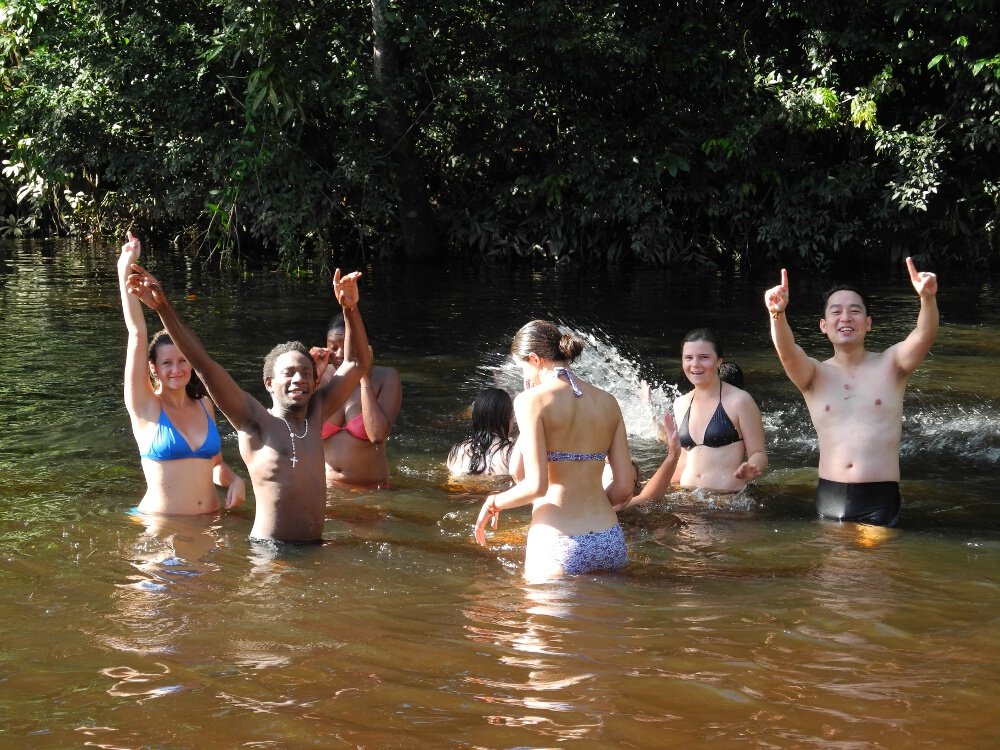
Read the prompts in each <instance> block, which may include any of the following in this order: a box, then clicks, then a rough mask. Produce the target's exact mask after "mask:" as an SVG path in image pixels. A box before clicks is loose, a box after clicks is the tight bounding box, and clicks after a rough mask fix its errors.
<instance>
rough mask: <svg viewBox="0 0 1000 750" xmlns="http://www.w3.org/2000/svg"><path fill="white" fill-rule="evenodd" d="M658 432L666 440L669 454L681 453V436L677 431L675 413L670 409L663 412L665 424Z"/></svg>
mask: <svg viewBox="0 0 1000 750" xmlns="http://www.w3.org/2000/svg"><path fill="white" fill-rule="evenodd" d="M658 432H659V435H660V436H662V437H663V438H664V439H665V440H666V443H667V452H668V455H669V454H675V455H676V454H678V453H680V450H681V438H680V434H679V433H678V431H677V422H676V421H675V420H674V415H673V414H671V413H670V410H669V409H668V410H667V411H665V412H664V413H663V425H662V426H661V427H660V429H659V430H658Z"/></svg>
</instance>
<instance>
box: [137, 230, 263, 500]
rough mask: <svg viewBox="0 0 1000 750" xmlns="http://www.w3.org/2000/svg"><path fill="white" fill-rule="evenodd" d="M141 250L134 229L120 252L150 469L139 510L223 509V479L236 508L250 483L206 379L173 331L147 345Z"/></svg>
mask: <svg viewBox="0 0 1000 750" xmlns="http://www.w3.org/2000/svg"><path fill="white" fill-rule="evenodd" d="M139 251H140V245H139V240H137V239H136V238H135V237H133V236H132V233H131V232H129V233H128V242H127V243H126V244H125V245H123V246H122V253H121V256H120V257H119V258H118V282H119V287H120V291H121V301H122V312H123V313H124V315H125V326H126V328H127V329H128V344H127V348H126V353H125V407H126V408H127V409H128V414H129V418H130V420H131V422H132V434H133V435H135V441H136V443H138V444H139V451H140V453H139V455H140V456H141V457H142V470H143V473H144V474H145V475H146V494H145V496H143V498H142V501H141V502H140V503H139V511H140V512H141V513H164V514H172V515H186V516H192V515H198V514H201V513H214V512H215V511H217V510H218V509H219V496H218V493H217V491H216V489H215V486H216V485H219V486H220V487H224V488H226V508H235V507H237V506H238V505H240V504H242V503H243V501H244V500H245V499H246V489H245V486H244V483H243V480H242V479H241V478H240V477H239V476H238V475H236V474H235V473H234V472H233V471H232V469H230V468H229V467H228V466H227V465H226V464H225V463H224V462H223V461H222V453H221V450H222V441H221V439H220V437H219V430H218V429H217V428H216V426H215V414H214V411H215V410H214V407H213V404H212V402H211V400H210V399H208V398H206V395H207V394H206V391H205V387H204V385H202V383H201V381H200V380H199V379H198V376H197V375H196V374H195V373H194V371H193V369H192V368H191V365H190V364H189V363H188V361H187V360H186V359H185V358H184V357H183V356H182V355H181V353H180V350H179V349H177V347H176V346H174V344H173V342H172V341H171V340H170V337H169V336H167V334H166V332H165V331H160V332H159V333H157V334H156V335H155V336H154V337H153V340H152V342H150V343H149V347H148V350H147V351H144V350H146V349H147V346H146V344H147V342H146V320H145V318H144V317H143V314H142V305H141V304H140V302H139V300H138V299H137V298H136V297H135V296H133V295H131V294H129V293H128V292H127V291H126V281H127V279H128V276H129V274H130V273H131V272H132V264H133V263H135V262H137V261H138V259H139ZM153 380H155V381H156V384H155V387H154V383H153Z"/></svg>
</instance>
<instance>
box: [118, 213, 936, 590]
mask: <svg viewBox="0 0 1000 750" xmlns="http://www.w3.org/2000/svg"><path fill="white" fill-rule="evenodd" d="M139 253H140V244H139V241H138V240H137V239H136V238H135V237H133V236H132V234H131V233H130V234H129V237H128V242H127V243H126V244H125V245H124V246H123V247H122V254H121V256H120V259H119V264H118V270H119V281H120V287H121V297H122V307H123V311H124V315H125V321H126V326H127V328H128V332H129V339H128V349H127V354H126V374H125V402H126V406H127V408H128V411H129V415H130V418H131V422H132V429H133V433H134V435H135V439H136V442H137V443H138V445H139V449H140V455H141V457H142V466H143V470H144V473H145V476H146V482H147V492H146V495H145V496H144V497H143V500H142V502H141V503H140V505H139V510H140V511H141V512H144V513H170V514H197V513H211V512H215V511H217V510H218V508H219V501H218V492H217V490H216V487H215V486H216V485H218V486H220V487H224V488H226V501H225V505H226V507H227V508H233V507H236V506H238V505H239V504H241V503H242V502H244V499H245V495H246V492H245V488H244V485H243V482H242V480H241V479H240V478H239V476H238V475H237V474H236V473H235V472H234V471H232V469H231V468H230V467H228V466H227V465H226V464H225V463H224V462H223V461H222V457H221V450H220V449H221V442H220V439H219V433H218V430H217V428H216V426H215V415H214V408H215V407H217V408H219V409H220V410H221V411H222V412H223V414H225V416H226V418H227V419H228V420H229V422H230V424H232V426H233V427H234V428H235V429H236V430H237V432H238V435H239V447H240V455H241V457H242V458H243V460H244V462H245V464H246V466H247V470H248V472H249V475H250V481H251V484H252V485H253V491H254V497H255V504H256V508H255V518H254V523H253V527H252V529H251V532H250V538H251V539H260V540H276V541H282V542H293V543H306V542H318V541H320V540H321V538H322V533H323V525H324V520H325V506H326V486H327V481H334V482H343V483H347V484H354V485H363V486H368V487H383V486H386V485H387V482H388V476H389V470H388V462H387V459H386V455H385V449H384V448H385V441H386V439H387V437H388V435H389V432H390V431H391V429H392V427H393V424H394V422H395V420H396V417H397V415H398V413H399V410H400V406H401V401H402V396H401V387H400V379H399V374H398V373H397V372H396V371H395V370H394V369H393V368H389V367H382V366H375V365H373V363H372V360H373V353H372V350H371V348H370V346H369V344H368V339H367V335H366V333H365V329H364V324H363V323H362V320H361V315H360V312H359V310H358V301H359V296H360V295H359V291H358V284H357V282H358V278H359V276H360V274H359V273H357V272H355V273H350V274H347V275H344V276H342V275H341V274H340V271H339V270H338V271H336V272H335V274H334V278H333V295H334V298H335V299H336V300H337V302H338V303H339V304H340V307H341V311H342V314H341V315H340V316H338V317H336V318H335V319H334V320H333V321H332V322H331V324H330V326H329V327H328V332H327V340H326V346H325V347H313V348H312V349H307V348H306V347H305V346H304V345H302V344H301V343H299V342H288V343H285V344H281V345H279V346H277V347H275V348H274V349H273V350H272V351H271V352H270V353H269V354H268V355H267V357H266V358H265V361H264V369H263V380H264V386H265V389H266V390H267V391H268V392H269V394H270V396H271V406H270V407H269V408H268V407H266V406H264V405H263V404H261V403H260V402H259V401H258V400H257V399H255V398H254V397H253V396H251V395H250V394H249V393H247V392H246V391H244V390H243V389H242V388H240V386H239V385H238V384H237V383H236V382H235V381H234V380H233V378H232V377H231V376H230V375H229V374H228V373H227V372H226V370H225V369H224V368H222V367H221V366H220V365H219V364H218V363H216V362H215V361H214V360H213V359H212V358H211V357H210V356H209V355H208V353H207V352H206V350H205V348H204V346H203V345H202V343H201V341H200V340H199V339H198V337H197V336H196V335H195V334H194V332H192V331H191V330H190V328H188V327H187V325H185V324H184V323H183V322H182V321H181V319H180V318H179V316H178V315H177V313H176V311H175V310H174V308H173V306H172V305H171V303H170V301H169V300H168V298H167V296H166V294H165V292H164V290H163V288H162V286H161V284H160V283H159V282H158V281H157V279H155V278H154V277H153V276H152V275H150V274H149V272H148V271H146V270H145V269H144V268H143V267H142V266H140V265H139V264H138V263H137V260H138V258H139ZM906 264H907V269H908V271H909V276H910V280H911V282H912V284H913V288H914V290H915V291H916V293H917V295H918V297H919V299H920V312H919V315H918V318H917V324H916V326H915V327H914V329H913V331H912V332H911V333H910V334H909V336H907V338H906V339H905V340H903V341H901V342H899V343H897V344H895V345H894V346H892V347H890V348H888V349H887V350H885V351H884V352H869V351H867V350H866V349H865V336H866V334H867V333H868V331H869V330H870V329H871V325H872V319H871V316H870V315H869V312H868V308H867V305H866V303H865V300H864V297H863V296H862V295H861V293H860V292H859V291H858V290H856V289H854V288H852V287H847V286H841V287H837V288H835V289H833V290H831V291H830V292H828V293H827V295H826V296H825V298H824V302H823V317H822V318H821V320H820V322H819V326H820V330H821V331H822V332H823V333H824V334H826V336H827V337H828V339H829V340H830V342H831V344H832V345H833V356H832V357H830V358H828V359H826V360H824V361H819V360H816V359H814V358H812V357H810V356H808V355H807V354H806V353H805V352H804V351H803V350H802V348H801V347H800V346H798V344H796V343H795V339H794V336H793V334H792V331H791V328H790V326H789V324H788V320H787V315H786V310H787V307H788V303H789V284H788V274H787V271H785V270H782V272H781V283H780V284H779V285H778V286H775V287H773V288H772V289H769V290H768V291H767V292H765V294H764V304H765V307H766V309H767V311H768V313H769V315H770V326H771V338H772V341H773V342H774V346H775V349H776V350H777V353H778V357H779V359H780V361H781V364H782V366H783V368H784V370H785V373H786V374H787V375H788V378H789V379H790V380H791V381H792V383H793V384H794V385H795V386H796V387H797V388H798V389H799V390H800V391H801V393H802V395H803V398H804V399H805V403H806V406H807V407H808V410H809V414H810V416H811V418H812V421H813V425H814V426H815V428H816V433H817V438H818V442H819V452H820V458H819V484H818V487H817V492H816V509H817V511H818V513H819V515H820V516H822V517H824V518H829V519H833V520H838V521H853V522H858V523H866V524H876V525H883V526H895V525H896V524H897V523H898V518H899V509H900V494H899V478H900V477H899V444H900V439H901V433H902V406H903V394H904V391H905V389H906V385H907V382H908V380H909V377H910V375H911V373H912V372H913V371H914V369H915V368H916V367H917V365H919V364H920V362H922V361H923V359H924V358H925V357H926V355H927V354H928V352H929V351H930V348H931V345H932V344H933V342H934V340H935V338H936V335H937V328H938V311H937V279H936V277H935V275H934V274H933V273H928V272H921V271H917V269H916V268H915V266H914V263H913V261H912V259H910V258H907V259H906ZM140 303H141V304H145V305H146V306H148V307H150V308H151V309H153V310H154V311H155V312H156V313H157V314H158V315H159V317H160V320H161V322H162V324H163V328H164V330H163V331H161V332H160V333H158V334H156V336H154V338H153V341H152V343H150V344H149V346H148V352H147V363H146V364H144V363H143V362H142V355H141V349H142V346H143V345H144V344H145V339H146V327H145V323H144V319H143V313H142V309H141V304H140ZM583 346H584V345H583V342H581V341H580V340H579V339H576V338H574V337H573V336H572V335H570V334H564V333H562V332H561V331H560V330H559V328H558V327H557V326H555V325H554V324H552V323H550V322H547V321H540V320H535V321H531V322H529V323H528V324H526V325H524V326H523V327H522V328H521V329H520V330H519V331H518V332H517V333H516V334H515V336H514V340H513V343H512V346H511V356H512V358H513V361H514V363H515V364H516V365H517V366H518V368H519V369H520V371H521V374H522V376H523V379H524V391H523V392H522V393H520V394H519V395H517V396H516V398H514V399H513V400H512V399H511V398H510V396H509V395H508V394H507V393H506V391H503V390H502V389H498V388H491V389H487V390H485V391H484V392H483V393H481V394H480V396H479V397H478V398H477V399H476V402H475V403H474V405H473V411H472V431H471V432H470V434H469V435H468V436H467V437H466V439H464V440H463V441H461V442H460V443H458V444H457V445H455V446H454V447H453V448H452V449H451V451H450V452H449V454H448V457H447V466H448V468H449V470H450V471H451V472H452V473H454V474H485V475H506V476H509V477H510V478H511V480H512V483H511V484H510V486H509V488H508V489H506V490H504V491H502V492H497V493H491V494H489V495H488V496H487V497H486V499H485V500H484V502H483V504H482V507H481V508H480V511H479V515H478V518H477V520H476V523H475V526H474V537H475V539H476V541H477V542H479V543H480V544H483V545H485V544H486V543H487V542H486V532H487V529H488V528H490V527H492V528H493V529H495V528H496V527H497V523H498V520H499V516H500V514H501V512H502V511H504V510H507V509H510V508H516V507H519V506H524V505H528V504H531V506H532V514H531V524H530V526H529V529H528V534H527V543H526V551H525V578H526V579H527V580H529V581H544V580H550V579H552V578H555V577H558V576H561V575H564V574H576V573H587V572H591V571H600V570H618V569H621V568H622V567H624V566H625V565H626V564H627V562H628V554H627V549H626V545H625V538H624V535H623V533H622V529H621V526H620V525H619V523H618V513H619V512H621V511H623V510H625V509H627V508H630V507H634V506H636V505H639V504H642V503H646V502H650V501H653V500H657V499H659V498H662V497H663V496H664V494H665V493H666V492H667V491H668V489H669V488H670V486H671V485H672V484H674V485H680V486H682V487H692V488H694V487H697V488H705V489H708V490H713V491H715V492H719V493H735V492H738V491H741V490H743V489H744V488H745V487H746V485H747V484H748V483H750V482H752V481H753V480H754V479H756V478H757V477H759V476H760V475H761V474H763V473H764V471H766V469H767V465H768V459H767V451H766V448H765V444H764V429H763V425H762V421H761V413H760V409H759V408H758V406H757V404H756V403H755V402H754V400H753V398H752V397H751V396H750V395H749V394H748V393H747V392H746V391H745V390H743V388H742V385H743V383H742V373H741V372H740V371H739V369H738V368H734V367H733V366H732V364H731V363H726V362H724V360H723V352H722V347H721V344H720V342H719V341H718V338H717V337H716V336H715V334H714V333H713V332H712V331H710V330H708V329H704V328H703V329H696V330H694V331H691V332H690V333H689V334H688V335H687V336H685V338H684V341H683V343H682V351H681V362H682V366H683V371H684V375H685V377H686V378H687V380H688V381H689V382H690V384H691V385H692V389H691V391H690V392H689V393H687V394H685V395H684V396H681V397H679V398H678V399H676V401H675V402H674V404H673V414H672V415H671V414H670V413H669V412H668V413H666V414H664V415H663V420H662V426H661V429H660V436H661V438H662V440H663V441H664V442H666V444H667V455H666V457H665V458H664V460H663V462H662V463H661V464H660V466H659V467H658V468H657V469H656V471H655V472H654V473H653V475H652V476H651V477H650V478H649V480H648V481H646V482H645V483H644V484H641V483H640V482H639V481H638V476H637V473H638V472H637V467H636V465H635V462H634V461H632V459H631V455H630V452H629V446H628V436H627V434H626V430H625V423H624V420H623V418H622V413H621V410H620V408H619V406H618V403H617V401H616V400H615V398H614V397H613V396H612V395H611V394H609V393H607V392H605V391H603V390H601V389H600V388H597V387H596V386H594V385H591V384H590V383H587V382H585V381H584V380H583V379H581V378H580V377H579V376H578V375H577V374H576V373H574V372H573V370H572V369H571V364H572V362H573V361H574V359H576V357H577V356H578V355H579V354H580V352H581V351H582V349H583ZM647 393H648V391H647ZM206 394H207V395H208V396H209V397H210V399H206V398H204V396H205V395H206ZM212 402H214V406H213V404H212ZM515 425H516V429H517V437H516V439H515V438H514V430H515ZM678 425H679V426H678ZM192 446H198V447H197V448H192Z"/></svg>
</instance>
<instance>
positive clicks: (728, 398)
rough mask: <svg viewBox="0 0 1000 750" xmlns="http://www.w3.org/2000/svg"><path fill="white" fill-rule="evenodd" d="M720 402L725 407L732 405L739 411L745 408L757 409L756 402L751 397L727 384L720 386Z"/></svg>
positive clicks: (740, 389)
mask: <svg viewBox="0 0 1000 750" xmlns="http://www.w3.org/2000/svg"><path fill="white" fill-rule="evenodd" d="M722 400H723V401H724V402H725V403H726V404H727V405H729V404H732V405H733V406H734V407H737V408H741V409H742V408H745V407H752V408H757V402H756V401H755V400H754V397H753V396H751V395H750V394H749V393H748V392H747V391H745V390H743V389H742V388H737V387H736V386H734V385H730V384H729V383H723V385H722Z"/></svg>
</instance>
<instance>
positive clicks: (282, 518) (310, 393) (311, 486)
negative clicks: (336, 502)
mask: <svg viewBox="0 0 1000 750" xmlns="http://www.w3.org/2000/svg"><path fill="white" fill-rule="evenodd" d="M132 270H133V271H134V273H132V275H130V276H129V279H128V291H129V293H130V294H134V295H135V296H137V297H138V298H139V299H140V300H142V302H143V303H145V304H146V305H147V306H149V307H151V308H152V309H153V310H155V311H156V312H157V314H159V316H160V320H161V321H163V327H164V328H165V329H166V330H167V332H168V333H169V334H170V337H171V339H173V342H174V344H175V346H177V348H178V349H180V351H181V353H182V354H183V355H184V356H185V357H186V358H187V360H188V361H189V362H190V363H191V364H192V366H193V367H194V369H195V370H197V372H198V375H199V376H201V379H202V381H203V382H204V383H205V386H206V387H207V389H208V393H209V395H210V396H211V397H212V400H213V401H215V403H216V405H217V406H218V407H219V409H221V410H222V413H223V414H225V415H226V418H227V419H228V420H229V422H230V424H232V425H233V427H235V428H236V429H237V430H238V431H239V441H240V455H241V456H242V457H243V460H244V462H245V463H246V465H247V470H248V472H249V474H250V481H251V482H252V484H253V490H254V496H255V498H256V514H255V516H254V523H253V529H252V530H251V531H250V538H251V539H262V540H277V541H283V542H298V543H303V542H319V541H321V540H322V537H323V525H324V522H325V518H326V513H325V510H326V473H325V472H326V469H325V465H324V460H323V438H322V425H323V422H324V421H326V420H327V419H328V418H329V417H330V416H331V415H332V414H333V413H334V412H335V411H336V410H337V409H339V408H340V407H341V406H342V405H343V403H344V401H345V400H346V399H347V397H348V396H350V395H351V392H352V391H353V390H354V388H355V386H357V384H358V383H359V382H360V380H361V376H362V375H364V374H365V373H366V372H367V371H368V368H369V367H370V366H371V351H370V349H369V348H368V338H367V336H366V335H365V329H364V324H363V323H362V322H361V314H360V313H359V312H358V299H359V293H358V285H357V280H358V278H359V277H360V276H361V274H360V273H358V272H354V273H350V274H348V275H346V276H344V277H343V278H341V276H340V269H337V271H336V273H335V274H334V276H333V293H334V297H335V298H336V299H337V301H338V302H340V305H341V307H342V308H343V311H344V322H345V328H346V335H347V336H348V337H352V338H351V342H352V344H353V346H352V352H354V356H355V359H354V360H345V361H344V363H343V364H342V365H341V366H340V367H339V368H338V369H337V373H336V375H335V376H334V377H333V378H332V379H331V380H330V381H328V382H327V383H325V384H324V385H323V386H322V387H319V383H318V379H317V376H316V365H315V363H314V362H313V359H312V357H310V356H309V350H308V349H306V348H305V346H303V345H302V344H301V343H299V342H297V341H290V342H287V343H285V344H280V345H278V346H276V347H275V348H274V349H272V350H271V352H270V353H269V354H268V355H267V357H266V358H265V360H264V387H265V388H266V389H267V391H268V392H269V393H270V394H271V408H270V409H267V408H265V407H264V406H263V404H261V403H260V402H259V401H258V400H257V399H255V398H254V397H253V396H251V395H250V394H249V393H247V392H245V391H244V390H243V389H241V388H240V386H239V385H237V383H236V381H235V380H233V378H232V377H231V376H230V375H229V373H228V372H226V370H225V369H223V367H222V366H221V365H219V364H218V363H217V362H215V361H214V360H213V359H212V358H211V357H210V356H209V355H208V352H206V351H205V347H204V345H203V344H202V343H201V341H200V340H199V339H198V337H197V336H196V335H195V334H194V332H193V331H191V329H190V328H188V327H187V325H185V324H184V323H183V322H182V321H181V319H180V318H179V317H178V315H177V312H176V311H175V310H174V308H173V306H172V305H171V304H170V302H169V300H167V297H166V294H165V293H164V291H163V288H162V286H161V285H160V283H159V281H157V280H156V279H155V278H154V277H153V276H151V275H150V274H149V272H148V271H146V269H144V268H142V267H141V266H139V265H135V264H133V266H132Z"/></svg>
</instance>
